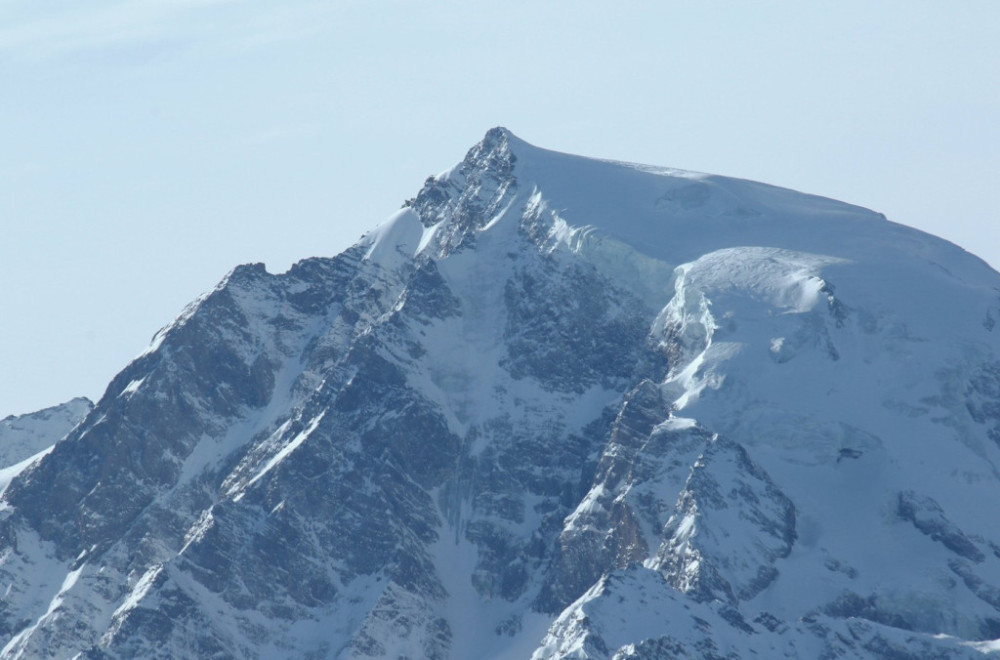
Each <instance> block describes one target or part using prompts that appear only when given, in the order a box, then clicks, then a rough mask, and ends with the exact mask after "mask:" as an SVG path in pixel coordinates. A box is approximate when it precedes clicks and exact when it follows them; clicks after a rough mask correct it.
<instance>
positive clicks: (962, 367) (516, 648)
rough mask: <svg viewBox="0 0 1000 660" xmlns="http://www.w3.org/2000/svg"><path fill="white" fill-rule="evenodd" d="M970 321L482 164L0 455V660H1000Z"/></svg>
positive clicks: (952, 265)
mask: <svg viewBox="0 0 1000 660" xmlns="http://www.w3.org/2000/svg"><path fill="white" fill-rule="evenodd" d="M998 292H1000V275H998V274H997V273H996V272H994V271H993V270H991V269H990V268H989V267H988V266H987V265H986V264H984V263H983V262H982V261H980V260H979V259H977V258H975V257H973V256H972V255H970V254H968V253H966V252H964V251H962V250H961V249H960V248H958V247H956V246H954V245H951V244H949V243H947V242H945V241H942V240H940V239H937V238H935V237H932V236H929V235H927V234H923V233H921V232H918V231H915V230H913V229H910V228H907V227H904V226H902V225H897V224H893V223H891V222H889V221H887V220H886V219H885V218H884V217H882V216H880V215H878V214H876V213H873V212H871V211H867V210H865V209H861V208H858V207H855V206H851V205H848V204H843V203H840V202H836V201H832V200H828V199H823V198H819V197H814V196H809V195H804V194H801V193H797V192H793V191H789V190H785V189H780V188H774V187H771V186H767V185H763V184H758V183H752V182H748V181H741V180H736V179H729V178H722V177H715V176H708V175H702V174H695V173H690V172H683V171H679V170H672V169H666V168H656V167H647V166H639V165H631V164H625V163H615V162H608V161H598V160H590V159H585V158H579V157H576V156H569V155H564V154H559V153H555V152H550V151H546V150H543V149H539V148H536V147H533V146H531V145H529V144H526V143H524V142H522V141H521V140H519V139H518V138H516V137H515V136H513V135H512V134H511V133H510V132H508V131H506V130H505V129H499V128H498V129H493V130H491V131H490V132H489V133H487V134H486V137H485V138H484V139H483V141H482V142H481V143H479V144H477V145H476V146H474V147H473V148H472V149H471V150H470V151H469V153H468V155H467V156H466V158H465V160H463V161H462V162H461V163H459V164H458V165H457V166H456V167H455V168H453V169H451V170H449V171H448V172H445V173H443V174H440V175H438V176H436V177H432V178H430V179H428V180H427V182H426V183H425V184H424V187H423V188H422V189H421V190H420V191H419V193H418V194H417V195H416V197H415V198H413V199H412V200H410V201H409V202H407V203H406V204H405V205H404V207H403V208H402V209H401V210H400V211H399V212H398V213H396V214H395V215H394V216H393V217H392V218H391V219H390V220H389V221H388V222H386V223H385V224H383V225H382V226H380V227H379V228H377V229H375V230H374V231H373V232H371V233H370V234H368V235H367V236H365V237H364V238H363V239H362V240H361V241H360V242H359V243H358V244H357V245H355V246H354V247H352V248H350V249H348V250H347V251H345V252H344V253H342V254H340V255H339V256H336V257H333V258H313V259H307V260H305V261H302V262H300V263H298V264H296V265H295V266H293V267H292V268H291V269H290V270H289V271H288V272H286V273H282V274H270V273H268V272H267V271H266V270H265V269H264V267H263V266H261V265H253V266H240V267H238V268H236V269H235V270H233V271H232V273H230V274H229V276H227V277H226V278H225V279H224V280H223V282H222V283H221V284H219V285H218V286H217V287H216V288H215V289H214V290H213V291H211V292H210V293H208V294H206V295H205V296H203V297H202V298H201V299H199V300H197V301H195V302H194V303H192V304H191V305H190V306H189V307H188V308H187V309H186V310H185V311H184V312H183V313H182V314H181V315H180V316H179V317H178V318H177V320H176V321H174V322H173V323H172V324H171V325H170V326H168V327H166V328H164V329H163V330H161V331H160V332H159V333H157V335H156V336H155V338H154V340H153V342H152V345H151V346H150V347H149V349H148V350H147V351H146V352H145V353H144V354H143V355H141V356H140V357H138V358H137V359H136V360H135V361H133V362H132V363H131V364H129V365H128V366H127V367H126V368H125V369H124V370H123V371H122V372H121V373H120V374H119V375H118V376H117V377H116V378H115V379H114V380H113V381H112V382H111V383H110V385H109V386H108V390H107V392H106V394H105V395H104V397H103V398H102V399H101V400H100V401H99V402H98V403H97V404H96V405H95V406H94V407H93V409H92V410H91V409H90V405H89V402H86V403H84V402H79V401H78V402H76V403H75V404H73V406H71V407H70V408H68V409H65V410H62V409H60V410H62V412H59V414H58V415H56V416H55V417H52V415H53V414H55V413H53V412H51V411H50V413H49V415H50V417H51V418H52V419H57V422H58V423H53V424H52V425H50V426H44V425H42V426H30V424H28V422H29V421H30V420H28V419H27V418H24V419H21V418H16V419H14V418H10V419H8V420H4V421H3V422H2V423H0V424H7V426H9V427H11V428H14V427H15V426H16V427H17V428H16V429H15V431H16V433H15V431H4V429H6V428H7V427H3V428H0V431H3V432H4V433H8V435H3V434H0V441H2V442H4V443H8V444H10V446H11V447H13V449H10V450H9V451H7V450H6V449H5V450H4V452H0V457H3V458H4V460H5V461H6V462H5V463H4V466H3V467H4V469H3V470H2V471H0V486H2V487H4V488H5V490H4V491H3V499H2V503H0V588H2V589H3V591H2V593H3V599H2V601H0V648H2V650H0V658H81V659H83V658H89V659H92V660H96V659H98V658H100V659H112V658H113V659H116V660H117V659H126V658H171V659H182V658H199V659H203V658H220V659H221V658H261V659H264V658H267V659H270V658H281V659H284V658H312V659H316V658H404V657H405V658H454V659H456V660H470V659H484V660H485V659H491V660H492V659H499V658H523V659H528V658H534V659H535V660H549V659H556V658H593V659H596V658H601V659H608V658H615V659H617V660H624V659H626V658H628V659H639V658H642V659H667V658H692V659H693V658H776V657H791V658H863V659H872V660H874V659H881V658H932V657H933V658H979V657H980V656H982V655H984V654H989V653H991V652H998V653H1000V643H998V642H994V641H992V640H994V639H996V638H1000V516H998V515H997V513H996V511H997V506H998V503H1000V472H998V469H997V468H998V465H1000V334H998V333H997V332H994V327H995V322H996V319H998V318H1000V298H998ZM47 419H48V418H47ZM32 423H34V422H32ZM74 425H75V427H74ZM29 426H30V429H29ZM18 429H20V430H18ZM25 429H29V430H28V431H25ZM32 429H34V430H32ZM39 429H41V430H39ZM46 429H48V430H46ZM70 429H72V430H70ZM11 434H14V435H11ZM17 434H20V435H17ZM15 435H16V442H15V441H14V440H9V441H8V440H7V439H6V438H13V437H15ZM63 436H65V437H63ZM53 445H54V446H53Z"/></svg>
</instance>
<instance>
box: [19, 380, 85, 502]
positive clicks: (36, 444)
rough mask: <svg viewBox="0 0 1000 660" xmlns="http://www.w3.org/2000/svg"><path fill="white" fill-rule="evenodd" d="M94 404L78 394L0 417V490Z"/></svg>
mask: <svg viewBox="0 0 1000 660" xmlns="http://www.w3.org/2000/svg"><path fill="white" fill-rule="evenodd" d="M93 408H94V404H93V403H92V402H91V401H90V400H89V399H86V398H84V397H79V398H76V399H73V400H71V401H67V402H66V403H63V404H60V405H58V406H52V407H51V408H45V409H44V410H39V411H38V412H35V413H31V414H28V415H10V416H8V417H5V418H3V419H0V493H2V492H3V489H4V488H6V486H7V484H8V483H9V482H10V480H11V479H13V478H14V477H15V476H16V475H17V474H19V473H20V472H21V471H22V470H24V469H25V468H27V467H28V466H29V465H31V464H32V463H34V462H35V461H37V460H40V459H41V457H42V455H44V454H46V453H48V452H49V451H50V450H51V449H52V446H53V445H54V444H55V443H56V442H57V441H59V440H61V439H62V438H64V437H65V436H66V434H68V433H69V432H70V431H72V430H73V428H74V427H75V426H76V425H77V424H79V423H80V422H82V421H83V418H84V417H86V416H87V413H89V412H90V411H91V410H93Z"/></svg>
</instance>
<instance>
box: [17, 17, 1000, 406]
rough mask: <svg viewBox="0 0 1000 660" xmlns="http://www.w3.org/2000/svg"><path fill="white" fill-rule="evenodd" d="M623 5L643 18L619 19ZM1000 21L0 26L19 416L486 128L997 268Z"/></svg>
mask: <svg viewBox="0 0 1000 660" xmlns="http://www.w3.org/2000/svg"><path fill="white" fill-rule="evenodd" d="M622 5H624V6H622ZM997 34H1000V2H996V1H995V0H978V1H972V0H970V1H964V0H963V1H960V2H949V3H945V2H943V1H942V2H921V1H917V0H907V1H900V2H877V1H876V2H871V1H866V2H858V1H854V0H850V1H846V2H845V1H839V2H808V3H806V2H767V1H755V2H744V3H737V2H711V1H710V2H693V1H692V2H665V1H663V0H660V1H658V2H638V1H637V2H630V3H612V2H594V1H588V0H575V1H566V0H552V1H545V0H534V1H532V2H527V1H520V0H508V1H507V2H503V3H499V2H478V1H465V2H432V1H427V0H424V1H423V2H415V1H414V2H410V1H406V2H404V1H400V0H379V1H378V2H371V1H367V2H362V1H339V2H329V1H328V2H312V1H309V0H286V1H284V2H281V3H276V2H261V1H260V0H257V1H251V0H129V1H128V2H122V1H109V0H101V1H98V0H77V1H76V2H73V3H67V2H54V1H53V0H2V1H0V228H2V230H3V233H2V236H0V310H2V311H0V373H2V374H3V377H2V379H0V417H3V416H5V415H7V414H10V413H20V412H27V411H30V410H34V409H37V408H40V407H43V406H45V405H49V404H54V403H57V402H59V401H62V400H65V399H68V398H70V397H73V396H76V395H86V396H90V397H91V398H96V397H98V396H100V394H101V393H102V391H103V387H104V386H105V385H106V383H107V381H108V380H109V379H110V378H111V376H113V375H114V373H115V372H117V371H118V370H120V369H121V368H122V367H124V365H125V364H126V363H127V362H128V361H129V360H130V359H131V358H132V357H133V356H135V355H136V354H137V353H139V352H140V351H141V350H142V349H143V348H144V347H145V345H146V343H147V342H148V340H149V338H150V337H151V336H152V334H153V333H154V332H155V331H156V330H157V329H158V328H159V327H161V326H162V325H164V324H166V323H168V322H169V321H170V320H171V319H172V318H173V317H174V316H175V315H176V314H177V313H178V312H179V311H180V310H181V309H182V307H183V306H184V305H185V304H186V303H187V302H188V301H190V300H191V299H193V298H194V297H195V296H197V295H198V294H200V293H202V292H203V291H205V290H208V289H210V288H212V287H213V286H214V285H215V283H216V282H217V281H218V280H219V279H220V278H221V277H222V276H223V275H224V274H225V273H226V272H227V271H228V270H229V269H230V268H231V267H233V266H234V265H236V264H238V263H244V262H250V261H263V262H265V263H267V265H268V267H269V269H270V270H272V271H281V270H284V269H286V268H287V267H288V266H289V265H290V264H291V263H292V262H294V261H296V260H298V259H300V258H304V257H307V256H312V255H333V254H336V253H337V252H339V251H341V250H342V249H344V248H345V247H347V246H348V245H349V244H350V243H352V242H353V241H354V240H356V239H357V238H358V237H359V236H360V235H361V234H362V233H363V232H364V231H365V230H367V229H369V228H371V227H373V226H375V225H376V224H378V223H379V222H381V221H382V220H383V219H384V218H385V217H386V216H387V215H389V214H390V213H392V212H393V211H394V210H395V209H397V208H398V207H399V205H400V203H401V202H402V201H403V200H404V199H406V198H408V197H411V196H413V195H414V194H415V193H416V191H417V190H418V189H419V187H420V185H421V184H422V182H423V180H424V179H425V178H426V177H427V176H428V175H430V174H434V173H437V172H439V171H441V170H444V169H446V168H448V167H450V166H451V165H452V164H454V163H455V162H457V161H458V160H460V159H461V158H462V156H463V155H464V153H465V151H466V150H467V149H468V147H470V146H471V145H472V144H473V143H475V142H476V141H477V140H478V139H479V138H480V137H481V136H482V134H483V133H484V132H485V131H486V130H487V129H488V128H490V127H492V126H495V125H504V126H507V127H508V128H510V129H511V130H513V131H514V132H515V133H517V134H518V135H519V136H520V137H522V138H523V139H525V140H527V141H529V142H532V143H534V144H537V145H539V146H543V147H547V148H551V149H557V150H560V151H569V152H573V153H578V154H583V155H590V156H596V157H602V158H612V159H617V160H630V161H639V162H647V163H653V164H658V165H668V166H672V167H679V168H684V169H692V170H699V171H706V172H712V173H716V174H726V175H732V176H739V177H743V178H750V179H756V180H761V181H766V182H768V183H773V184H776V185H782V186H786V187H790V188H795V189H799V190H804V191H808V192H812V193H817V194H821V195H826V196H830V197H835V198H838V199H843V200H845V201H849V202H853V203H856V204H860V205H863V206H868V207H870V208H873V209H876V210H878V211H881V212H883V213H885V214H886V215H887V216H888V217H889V218H890V219H892V220H895V221H897V222H902V223H904V224H908V225H912V226H915V227H918V228H921V229H924V230H926V231H930V232H932V233H935V234H938V235H940V236H943V237H945V238H947V239H949V240H951V241H954V242H956V243H958V244H959V245H962V246H963V247H966V248H967V249H969V250H971V251H973V252H975V253H977V254H979V255H980V256H982V257H983V258H985V259H986V260H987V261H989V262H990V263H991V264H993V265H994V266H997V265H1000V223H998V222H997V220H998V216H1000V214H998V211H997V209H998V206H1000V185H998V183H997V182H998V181H1000V121H998V120H1000V84H998V81H1000V46H998V44H997V42H998V39H997V38H996V35H997Z"/></svg>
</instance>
